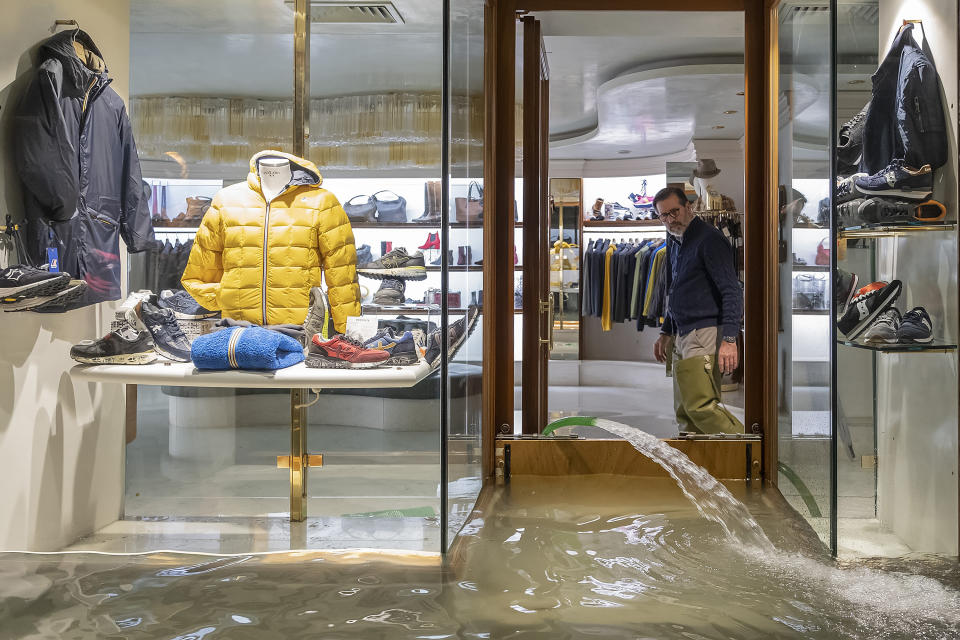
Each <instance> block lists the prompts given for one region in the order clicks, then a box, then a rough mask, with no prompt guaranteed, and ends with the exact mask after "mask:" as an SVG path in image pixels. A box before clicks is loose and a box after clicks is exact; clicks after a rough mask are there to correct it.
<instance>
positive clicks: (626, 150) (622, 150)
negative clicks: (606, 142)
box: [617, 149, 630, 154]
mask: <svg viewBox="0 0 960 640" xmlns="http://www.w3.org/2000/svg"><path fill="white" fill-rule="evenodd" d="M617 153H620V154H627V153H630V149H620V151H617Z"/></svg>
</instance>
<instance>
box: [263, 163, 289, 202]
mask: <svg viewBox="0 0 960 640" xmlns="http://www.w3.org/2000/svg"><path fill="white" fill-rule="evenodd" d="M257 172H258V174H259V176H260V190H261V191H262V192H263V197H264V199H265V200H266V201H267V202H270V201H271V200H273V199H274V198H276V197H277V196H278V195H280V193H281V192H282V191H283V190H284V189H285V188H286V187H287V185H288V184H290V179H291V178H292V177H293V171H292V170H291V169H290V161H289V160H287V159H286V158H261V159H260V160H259V161H258V162H257Z"/></svg>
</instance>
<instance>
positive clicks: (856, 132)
mask: <svg viewBox="0 0 960 640" xmlns="http://www.w3.org/2000/svg"><path fill="white" fill-rule="evenodd" d="M869 108H870V103H869V102H868V103H867V106H865V107H864V108H863V109H861V110H860V112H859V113H858V114H857V115H855V116H853V117H852V118H851V119H850V120H849V121H847V122H845V123H844V124H843V125H841V126H840V131H838V132H837V173H841V174H845V173H851V172H854V171H856V170H857V163H859V162H860V155H861V153H862V151H863V124H864V121H865V120H866V118H867V110H868V109H869Z"/></svg>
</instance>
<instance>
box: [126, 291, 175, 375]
mask: <svg viewBox="0 0 960 640" xmlns="http://www.w3.org/2000/svg"><path fill="white" fill-rule="evenodd" d="M126 318H127V322H128V323H129V324H130V326H132V327H134V328H135V329H137V330H142V329H146V330H147V331H149V332H150V336H151V337H152V338H153V345H154V349H156V351H157V353H159V354H160V355H162V356H163V357H164V358H167V359H169V360H173V361H174V362H190V341H189V340H187V336H186V335H184V333H183V330H182V329H181V328H180V325H179V324H177V318H176V316H174V315H173V311H171V310H170V309H161V308H160V307H158V306H156V305H154V304H152V303H150V302H149V301H144V302H141V303H140V304H138V305H137V306H136V307H134V308H133V309H131V310H130V311H128V312H127V313H126Z"/></svg>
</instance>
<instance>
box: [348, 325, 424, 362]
mask: <svg viewBox="0 0 960 640" xmlns="http://www.w3.org/2000/svg"><path fill="white" fill-rule="evenodd" d="M417 337H419V340H418V339H417ZM422 343H423V334H422V333H420V332H419V331H417V332H413V331H405V332H403V333H402V334H401V335H399V336H397V335H394V333H393V331H392V330H391V329H389V328H387V329H381V330H380V331H378V332H377V334H376V335H375V336H373V337H372V338H370V339H369V340H367V341H366V342H364V343H363V346H364V348H366V349H380V350H382V351H386V352H387V353H389V354H390V357H389V359H388V360H387V361H386V362H385V363H384V364H386V365H400V366H405V365H410V364H417V363H418V362H420V355H421V354H422V353H423V344H422Z"/></svg>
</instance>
